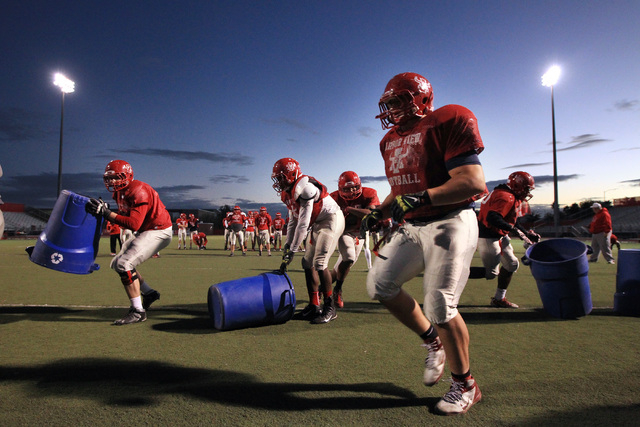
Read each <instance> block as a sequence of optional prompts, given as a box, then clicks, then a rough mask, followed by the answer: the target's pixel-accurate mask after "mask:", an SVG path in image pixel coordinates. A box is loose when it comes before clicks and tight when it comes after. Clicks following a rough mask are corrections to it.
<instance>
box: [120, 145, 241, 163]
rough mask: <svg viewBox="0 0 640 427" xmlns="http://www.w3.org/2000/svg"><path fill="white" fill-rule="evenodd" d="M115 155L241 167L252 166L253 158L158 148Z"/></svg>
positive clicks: (125, 151) (122, 151) (135, 149)
mask: <svg viewBox="0 0 640 427" xmlns="http://www.w3.org/2000/svg"><path fill="white" fill-rule="evenodd" d="M114 151H115V152H117V153H129V154H139V155H142V156H155V157H166V158H169V159H171V160H188V161H194V160H204V161H207V162H212V163H233V164H237V165H241V166H249V165H252V164H253V158H252V157H249V156H245V155H242V154H239V153H208V152H206V151H184V150H166V149H159V148H130V149H126V150H114Z"/></svg>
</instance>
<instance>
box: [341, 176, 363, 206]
mask: <svg viewBox="0 0 640 427" xmlns="http://www.w3.org/2000/svg"><path fill="white" fill-rule="evenodd" d="M338 192H339V193H340V197H342V198H343V199H344V200H355V199H357V198H358V197H360V195H361V194H362V183H361V182H360V177H359V176H358V174H357V173H355V172H353V171H346V172H342V174H341V175H340V178H338Z"/></svg>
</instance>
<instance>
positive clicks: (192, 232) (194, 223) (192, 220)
mask: <svg viewBox="0 0 640 427" xmlns="http://www.w3.org/2000/svg"><path fill="white" fill-rule="evenodd" d="M187 222H188V225H187V227H188V228H189V249H192V248H193V242H194V240H193V238H194V237H195V236H196V234H198V223H199V222H200V220H198V218H196V216H195V215H194V214H189V218H188V219H187ZM185 249H187V247H186V246H185Z"/></svg>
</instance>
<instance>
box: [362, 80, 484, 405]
mask: <svg viewBox="0 0 640 427" xmlns="http://www.w3.org/2000/svg"><path fill="white" fill-rule="evenodd" d="M378 105H379V108H380V114H379V115H378V116H376V118H378V119H380V121H381V123H382V127H383V129H389V131H388V132H387V134H386V135H385V136H384V137H383V138H382V140H381V141H380V152H381V154H382V157H383V160H384V165H385V172H386V175H387V179H388V181H389V185H390V186H391V193H390V194H389V195H388V196H387V197H386V198H385V199H384V200H383V202H382V204H381V205H380V207H379V209H374V210H372V211H371V213H370V214H369V215H367V216H365V217H364V218H363V220H362V222H363V226H364V228H365V229H367V228H369V227H370V226H373V225H375V224H377V223H378V222H379V221H380V219H383V218H386V217H389V216H390V217H392V218H393V219H394V220H395V221H396V222H397V223H402V222H403V221H404V223H403V224H402V226H401V227H400V228H399V229H398V232H396V233H394V234H393V235H392V237H391V240H390V241H389V243H387V244H386V245H385V246H384V247H383V248H382V249H381V250H380V252H379V256H378V257H377V258H376V260H375V262H374V263H373V268H372V269H371V271H370V272H369V274H368V275H367V290H368V292H369V295H370V296H371V298H374V299H377V300H379V301H381V302H382V304H383V305H384V306H385V307H386V308H387V309H388V310H389V311H390V312H391V313H392V314H393V315H394V316H395V317H396V318H397V319H398V320H399V321H400V322H402V323H403V324H404V325H405V326H407V327H408V328H409V329H411V330H412V331H413V332H415V333H416V334H418V335H419V336H420V337H421V338H422V340H423V341H424V344H423V345H424V346H425V347H426V348H427V350H428V355H427V359H426V361H425V365H426V366H425V372H424V378H423V382H424V384H425V385H427V386H432V385H434V384H436V383H437V382H438V380H439V379H440V378H441V377H442V375H443V372H444V362H445V357H446V359H447V361H448V364H449V368H450V370H451V374H452V384H451V388H450V390H449V391H448V392H447V393H446V394H445V395H444V397H443V398H442V399H440V401H439V402H438V403H437V404H436V410H437V411H438V412H439V413H441V414H447V415H453V414H459V413H464V412H466V411H467V410H468V409H469V408H470V407H471V406H472V405H473V404H475V403H476V402H478V401H479V400H480V398H481V393H480V389H479V388H478V387H477V385H476V382H475V380H474V378H473V376H471V372H470V362H469V332H468V330H467V326H466V324H465V322H464V320H463V319H462V316H461V315H460V313H459V312H458V309H457V305H458V301H459V299H460V295H461V294H462V291H463V290H464V287H465V284H466V282H467V279H468V276H469V265H470V264H471V259H472V258H473V254H474V252H475V249H476V245H477V243H478V221H477V219H476V215H475V213H474V210H473V205H474V200H475V199H476V198H477V197H478V195H480V194H483V193H484V192H485V191H486V186H485V180H484V172H483V170H482V166H481V164H480V160H479V158H478V154H479V153H480V152H481V151H482V150H483V148H484V146H483V143H482V139H481V138H480V133H479V131H478V123H477V120H476V117H475V116H474V114H473V113H472V112H471V111H469V110H468V109H467V108H465V107H462V106H459V105H446V106H444V107H441V108H439V109H437V110H434V108H433V91H432V88H431V84H430V83H429V81H428V80H427V79H426V78H424V77H423V76H421V75H419V74H415V73H402V74H399V75H396V76H395V77H393V78H392V79H391V80H390V81H389V83H388V84H387V86H386V87H385V89H384V92H383V94H382V96H381V98H380V102H379V104H378ZM421 273H422V276H423V279H422V283H423V292H424V303H423V307H424V312H423V311H422V310H421V309H420V305H419V304H418V303H417V302H416V300H415V299H413V297H412V296H411V295H410V294H409V293H407V292H406V291H405V290H403V289H402V285H403V283H405V282H406V281H408V280H410V279H412V278H413V277H416V276H418V275H419V274H421Z"/></svg>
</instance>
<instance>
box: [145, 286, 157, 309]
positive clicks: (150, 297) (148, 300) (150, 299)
mask: <svg viewBox="0 0 640 427" xmlns="http://www.w3.org/2000/svg"><path fill="white" fill-rule="evenodd" d="M159 299H160V292H158V291H156V290H153V291H151V292H149V293H148V294H146V295H144V294H142V308H144V309H145V310H147V309H148V308H149V307H151V304H153V303H154V302H155V301H158V300H159Z"/></svg>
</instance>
